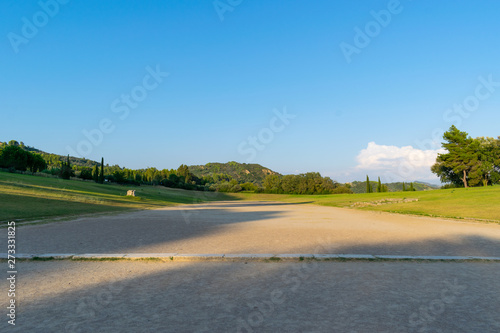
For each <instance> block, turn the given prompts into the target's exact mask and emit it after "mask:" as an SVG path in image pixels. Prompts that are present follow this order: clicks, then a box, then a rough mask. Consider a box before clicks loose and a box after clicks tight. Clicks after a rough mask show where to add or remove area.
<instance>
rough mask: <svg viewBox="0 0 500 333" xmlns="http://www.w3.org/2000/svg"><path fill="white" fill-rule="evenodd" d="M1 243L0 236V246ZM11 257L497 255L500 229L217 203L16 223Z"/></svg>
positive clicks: (312, 209) (295, 207)
mask: <svg viewBox="0 0 500 333" xmlns="http://www.w3.org/2000/svg"><path fill="white" fill-rule="evenodd" d="M2 232H5V229H3V230H2ZM6 240H7V237H2V238H1V239H0V246H1V248H6ZM17 252H18V253H35V254H41V253H186V254H188V253H189V254H193V253H205V254H210V253H222V254H227V253H233V254H241V253H270V254H283V253H336V254H379V255H384V254H389V255H442V256H483V257H491V256H496V257H500V225H498V224H481V223H472V222H460V221H451V220H440V219H432V218H422V217H412V216H405V215H396V214H385V213H382V214H381V213H374V212H363V211H356V210H348V209H339V208H332V207H320V206H313V205H305V204H303V205H297V204H284V203H269V202H246V201H245V202H218V203H210V204H204V205H187V206H181V207H171V208H165V209H159V210H148V211H141V212H136V213H128V214H121V215H115V216H104V217H94V218H85V219H81V220H77V221H67V222H58V223H51V224H45V225H34V226H23V227H21V228H19V229H18V232H17Z"/></svg>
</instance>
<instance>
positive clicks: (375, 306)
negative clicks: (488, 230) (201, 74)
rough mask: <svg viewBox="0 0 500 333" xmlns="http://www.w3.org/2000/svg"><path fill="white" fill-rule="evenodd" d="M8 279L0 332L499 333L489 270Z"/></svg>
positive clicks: (235, 268) (274, 266) (309, 268)
mask: <svg viewBox="0 0 500 333" xmlns="http://www.w3.org/2000/svg"><path fill="white" fill-rule="evenodd" d="M18 275H19V280H18V286H17V290H18V296H17V297H18V309H17V310H18V317H17V324H16V326H15V327H9V325H8V324H7V318H6V316H5V315H2V317H3V319H2V322H0V331H1V332H207V333H208V332H309V333H312V332H349V333H356V332H357V333H361V332H367V333H368V332H369V333H372V332H485V333H487V332H499V331H500V310H499V309H500V285H499V283H498V276H499V275H500V265H499V264H494V263H411V262H385V263H384V262H319V263H318V262H309V263H286V262H282V263H262V262H248V264H245V263H225V262H197V263H175V262H172V263H156V262H129V261H125V262H124V261H121V262H73V261H66V260H65V261H51V262H22V263H20V264H19V274H18ZM6 289H7V284H6V282H5V280H2V281H1V282H0V290H6ZM2 294H4V293H3V292H2ZM6 305H7V304H6V302H5V298H4V297H2V302H1V304H0V306H1V307H2V308H3V309H5V306H6ZM4 311H5V310H4ZM4 311H2V312H4Z"/></svg>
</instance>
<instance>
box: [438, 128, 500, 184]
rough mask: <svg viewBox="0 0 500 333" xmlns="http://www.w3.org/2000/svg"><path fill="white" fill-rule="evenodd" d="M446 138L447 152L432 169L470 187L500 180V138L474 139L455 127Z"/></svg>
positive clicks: (448, 181) (442, 179)
mask: <svg viewBox="0 0 500 333" xmlns="http://www.w3.org/2000/svg"><path fill="white" fill-rule="evenodd" d="M443 138H444V140H445V142H443V144H442V146H443V148H444V149H446V151H447V152H446V153H444V154H439V155H438V158H437V160H436V163H435V164H434V165H433V166H432V168H431V170H432V172H434V173H435V174H436V175H438V176H439V177H440V179H441V181H442V182H444V183H452V184H454V185H455V186H464V187H469V186H477V185H481V184H482V185H483V186H486V185H488V184H494V183H496V182H498V181H499V180H500V137H499V139H494V138H483V137H481V138H475V139H473V138H471V137H470V136H469V135H468V134H467V133H466V132H462V131H459V130H458V129H457V128H456V127H455V126H451V127H450V129H449V130H448V131H447V132H445V133H444V135H443Z"/></svg>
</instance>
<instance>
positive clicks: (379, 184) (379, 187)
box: [377, 177, 382, 193]
mask: <svg viewBox="0 0 500 333" xmlns="http://www.w3.org/2000/svg"><path fill="white" fill-rule="evenodd" d="M377 192H378V193H380V192H382V183H381V182H380V177H378V183H377Z"/></svg>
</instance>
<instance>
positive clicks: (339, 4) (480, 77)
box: [0, 0, 500, 182]
mask: <svg viewBox="0 0 500 333" xmlns="http://www.w3.org/2000/svg"><path fill="white" fill-rule="evenodd" d="M0 12H1V15H2V20H0V36H2V39H1V43H0V54H1V65H0V77H1V80H0V92H1V98H0V110H1V112H2V118H1V119H2V121H1V123H0V141H8V140H11V139H15V140H18V141H23V142H24V143H25V144H26V145H30V146H35V147H37V148H39V149H42V150H44V151H47V152H53V153H58V154H62V155H66V154H68V153H70V154H71V155H80V156H85V157H87V158H90V159H94V160H100V158H101V156H104V158H105V160H106V162H107V163H109V164H119V165H121V166H125V167H128V168H145V167H148V166H151V167H157V168H159V169H163V168H177V167H178V166H179V165H180V164H182V163H183V164H188V165H190V164H205V163H208V162H227V161H238V162H247V163H248V162H252V163H260V164H262V165H264V166H266V167H269V168H271V169H273V170H275V171H278V172H280V173H283V174H287V173H301V172H307V171H319V172H321V173H322V174H323V175H325V176H330V177H332V178H333V179H335V180H338V181H342V182H345V181H352V180H363V179H364V177H365V175H366V174H368V175H370V176H371V177H373V178H375V177H377V176H382V180H383V181H395V180H406V181H413V180H424V181H425V180H427V181H435V180H436V178H435V177H433V176H432V175H431V174H430V172H429V166H430V165H431V164H432V161H433V160H434V159H435V156H436V154H437V149H439V144H437V145H435V144H434V145H432V144H431V141H436V139H437V140H438V143H439V142H440V141H439V140H440V136H441V135H442V133H443V131H444V130H446V129H448V128H449V127H450V126H451V125H452V124H455V125H457V126H458V127H459V129H461V130H464V131H466V132H468V133H469V134H470V135H471V136H474V137H476V136H493V137H497V136H498V135H500V128H499V123H500V115H499V110H500V68H499V65H500V62H499V59H500V40H499V38H500V37H499V36H500V20H499V19H498V13H499V12H500V2H498V1H493V0H491V1H472V0H471V1H451V0H444V1H430V0H428V1H426V0H419V1H416V0H414V1H410V0H401V1H399V2H398V1H347V0H342V1H341V0H335V1H332V0H318V1H306V0H289V1H284V0H283V1H264V0H260V1H259V0H252V1H249V0H243V1H240V0H220V1H210V0H208V1H201V0H199V1H196V0H192V1H174V0H169V1H101V0H99V1H98V0H86V1H82V0H80V1H77V0H64V1H63V0H59V1H56V0H41V1H22V2H20V1H2V2H1V3H0ZM85 133H86V134H85Z"/></svg>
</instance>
